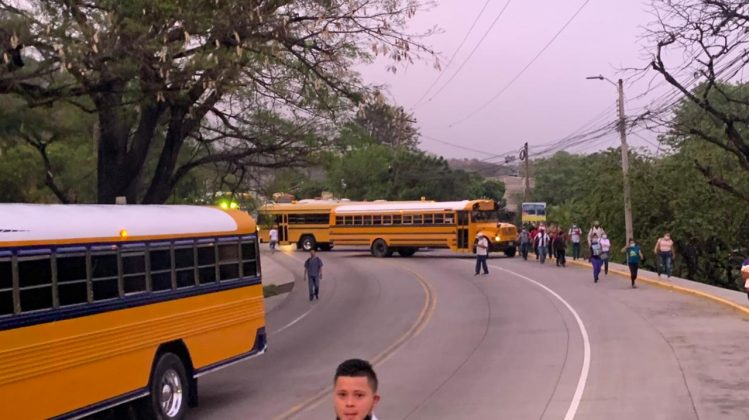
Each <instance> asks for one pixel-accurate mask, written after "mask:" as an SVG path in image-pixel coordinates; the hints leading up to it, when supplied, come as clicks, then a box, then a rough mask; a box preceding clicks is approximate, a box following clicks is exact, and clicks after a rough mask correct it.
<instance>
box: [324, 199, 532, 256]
mask: <svg viewBox="0 0 749 420" xmlns="http://www.w3.org/2000/svg"><path fill="white" fill-rule="evenodd" d="M497 210H498V209H497V205H496V203H495V202H494V201H493V200H464V201H443V202H439V201H422V202H397V201H392V202H384V203H355V204H346V205H340V206H337V207H336V208H334V209H333V210H332V212H331V215H330V239H331V241H333V243H334V244H335V245H365V246H368V247H369V248H370V251H371V252H372V255H374V256H376V257H386V256H391V255H393V253H394V252H398V254H399V255H401V256H404V257H410V256H412V255H413V254H414V253H416V251H417V250H418V248H421V247H429V248H448V249H451V250H453V251H456V252H475V243H476V236H477V235H478V234H479V233H481V234H482V235H484V236H486V237H487V238H488V239H489V242H490V251H494V252H497V251H501V252H504V253H505V255H507V256H509V257H512V256H514V255H515V253H516V250H517V239H518V238H517V228H516V227H515V226H514V225H512V224H509V223H502V222H500V221H499V213H498V211H497Z"/></svg>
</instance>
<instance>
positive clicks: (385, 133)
mask: <svg viewBox="0 0 749 420" xmlns="http://www.w3.org/2000/svg"><path fill="white" fill-rule="evenodd" d="M354 123H356V124H357V125H358V126H359V127H361V128H362V129H363V130H364V132H366V133H367V135H369V137H370V138H372V139H374V140H376V141H377V142H379V143H381V144H386V145H389V146H391V147H395V148H399V147H404V148H406V149H410V150H415V149H416V147H417V146H418V144H419V130H418V129H417V128H416V119H415V118H414V117H413V115H411V114H408V113H406V111H405V110H403V108H402V107H397V106H392V105H389V104H387V103H385V102H384V101H383V100H379V101H374V102H372V103H369V104H366V105H364V106H363V107H362V108H361V109H360V110H359V112H358V113H357V115H356V118H354Z"/></svg>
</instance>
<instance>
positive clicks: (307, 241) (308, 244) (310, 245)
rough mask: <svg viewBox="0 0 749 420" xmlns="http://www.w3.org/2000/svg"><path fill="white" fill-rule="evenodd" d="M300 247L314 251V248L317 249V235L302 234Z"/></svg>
mask: <svg viewBox="0 0 749 420" xmlns="http://www.w3.org/2000/svg"><path fill="white" fill-rule="evenodd" d="M299 247H300V248H301V249H302V250H303V251H307V252H309V251H312V250H313V249H317V241H315V237H314V236H312V235H304V236H302V239H300V240H299Z"/></svg>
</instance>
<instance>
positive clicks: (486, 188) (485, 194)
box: [468, 178, 505, 206]
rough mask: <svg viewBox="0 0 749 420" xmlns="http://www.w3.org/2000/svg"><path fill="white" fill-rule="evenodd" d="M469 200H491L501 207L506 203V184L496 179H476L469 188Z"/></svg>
mask: <svg viewBox="0 0 749 420" xmlns="http://www.w3.org/2000/svg"><path fill="white" fill-rule="evenodd" d="M468 197H469V198H490V199H492V200H494V201H496V202H497V203H499V204H500V205H501V206H504V203H505V184H504V183H503V182H502V181H499V180H496V179H480V178H476V179H474V181H473V182H472V183H471V185H470V187H469V188H468Z"/></svg>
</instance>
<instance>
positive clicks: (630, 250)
mask: <svg viewBox="0 0 749 420" xmlns="http://www.w3.org/2000/svg"><path fill="white" fill-rule="evenodd" d="M622 252H625V253H626V254H625V255H627V265H628V266H629V275H630V278H631V279H632V288H633V289H634V288H635V287H637V286H636V285H635V280H637V269H638V268H640V262H641V261H642V260H643V258H644V257H643V256H642V250H641V249H640V245H637V243H636V242H635V240H634V238H629V246H626V247H624V248H623V249H622Z"/></svg>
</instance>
